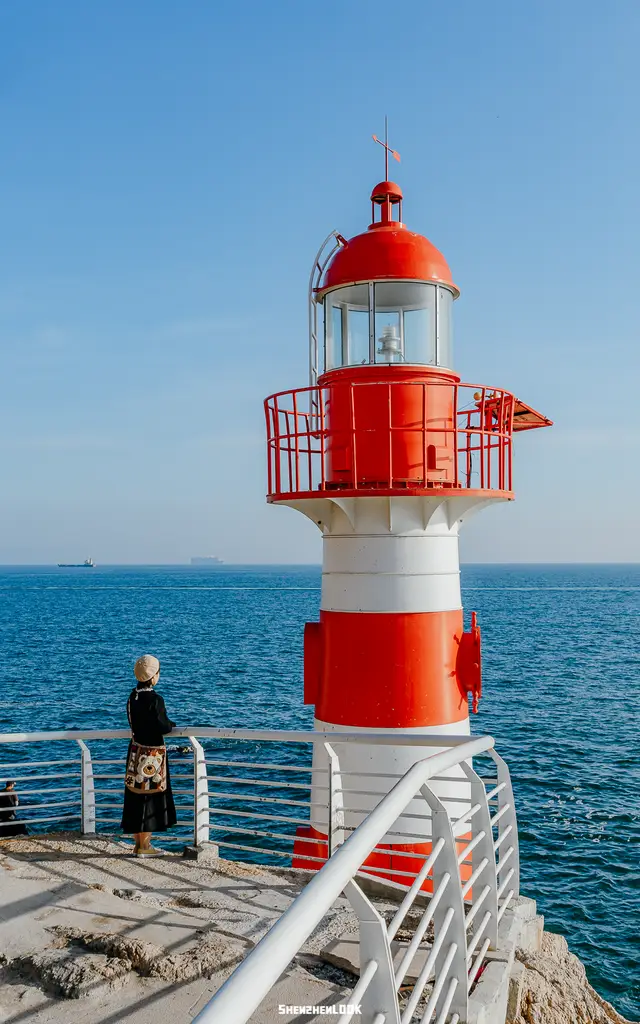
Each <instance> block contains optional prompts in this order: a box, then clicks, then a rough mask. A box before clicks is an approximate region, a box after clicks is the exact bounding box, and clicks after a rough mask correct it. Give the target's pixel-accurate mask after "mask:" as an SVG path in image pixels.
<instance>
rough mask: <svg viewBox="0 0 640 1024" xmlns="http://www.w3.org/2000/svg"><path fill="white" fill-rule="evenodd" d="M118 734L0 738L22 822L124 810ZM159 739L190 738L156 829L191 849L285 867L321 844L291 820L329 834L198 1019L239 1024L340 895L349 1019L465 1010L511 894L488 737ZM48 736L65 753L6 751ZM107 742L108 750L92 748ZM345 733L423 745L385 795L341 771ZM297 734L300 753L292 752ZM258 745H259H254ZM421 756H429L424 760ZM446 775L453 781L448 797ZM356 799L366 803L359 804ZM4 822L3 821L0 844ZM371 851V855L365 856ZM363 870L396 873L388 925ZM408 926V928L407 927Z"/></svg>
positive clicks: (506, 814) (499, 785) (89, 817)
mask: <svg viewBox="0 0 640 1024" xmlns="http://www.w3.org/2000/svg"><path fill="white" fill-rule="evenodd" d="M129 738H130V733H129V731H128V730H87V731H83V730H71V731H66V732H50V733H14V734H0V790H1V789H2V783H3V780H7V779H15V780H16V782H17V783H19V785H18V791H19V793H20V798H21V803H20V807H19V819H20V821H21V822H24V823H26V824H27V825H28V826H36V827H37V831H39V832H43V831H48V830H50V829H51V827H52V826H57V827H60V823H61V822H62V823H63V825H64V824H66V826H67V827H72V824H73V823H74V822H77V824H78V826H79V827H80V829H81V830H82V831H83V832H84V833H88V834H91V833H94V832H103V833H104V832H113V831H114V827H113V826H118V825H119V823H120V816H119V814H120V812H121V808H122V793H123V778H124V764H125V756H126V747H125V745H124V743H123V742H122V741H125V740H128V739H129ZM168 740H169V741H170V742H173V741H175V740H178V741H180V740H187V741H188V742H189V748H188V749H185V747H183V748H182V749H179V750H178V751H177V752H176V753H177V754H178V755H179V756H178V757H174V756H172V757H170V758H169V764H170V771H171V777H172V785H173V791H174V796H175V799H176V805H177V809H178V814H179V826H180V827H179V828H178V829H177V830H176V831H175V832H174V834H173V835H172V836H166V837H164V838H169V839H173V841H176V842H183V843H184V842H185V839H187V838H189V839H191V840H192V841H193V842H194V843H195V844H196V845H197V846H203V845H204V844H206V843H207V842H208V840H209V839H210V837H212V838H213V839H214V841H215V842H216V843H217V844H218V845H219V846H220V847H221V848H222V850H223V851H225V852H226V850H227V849H228V850H229V851H230V852H232V855H235V856H238V855H240V856H242V857H243V859H245V860H246V859H249V860H251V859H254V860H255V859H256V858H257V859H258V860H262V861H264V860H265V858H266V859H269V860H270V861H271V862H275V863H280V864H283V865H288V864H290V863H291V856H292V850H291V846H292V844H293V843H294V842H295V843H296V848H297V850H298V851H299V850H300V848H301V846H302V849H304V844H305V843H309V844H314V846H315V849H316V851H317V846H318V839H317V838H316V839H314V838H309V837H305V836H301V835H300V826H308V825H309V824H312V825H313V824H314V823H315V825H316V826H318V829H319V831H321V832H322V833H323V834H324V835H325V836H326V840H325V843H324V850H323V855H322V856H315V855H313V854H311V853H309V854H307V853H304V855H303V857H302V860H303V861H304V862H307V861H309V862H311V863H312V864H314V866H315V863H317V866H318V867H319V868H321V870H320V871H319V872H318V873H317V874H316V875H315V876H314V877H313V879H312V881H311V882H310V883H309V885H308V886H307V887H306V889H305V890H304V891H303V892H302V894H301V895H300V896H299V897H298V898H297V899H296V900H295V901H294V903H293V904H292V906H291V907H290V909H289V910H288V911H287V912H286V913H285V914H284V915H283V917H282V918H281V919H280V921H279V922H278V923H277V924H276V926H274V928H273V929H272V930H271V931H270V932H269V933H268V934H267V936H265V938H264V939H263V940H262V942H261V943H259V945H258V946H257V947H256V949H255V950H254V951H253V952H252V953H251V954H250V955H249V957H248V958H247V960H246V961H245V962H244V964H242V965H241V966H240V967H239V968H238V969H237V971H236V972H235V973H234V975H232V977H231V979H230V980H229V981H228V982H227V984H226V985H225V986H223V988H222V989H221V990H220V992H219V993H217V994H216V996H214V998H213V1000H212V1002H211V1003H210V1004H209V1006H208V1007H207V1008H206V1009H205V1010H203V1011H202V1013H201V1015H200V1017H198V1020H201V1021H206V1022H207V1024H212V1022H215V1024H244V1022H246V1021H247V1020H248V1019H249V1017H250V1016H251V1013H252V1012H253V1010H254V1009H255V1008H256V1007H257V1006H258V1005H259V1003H260V1001H261V1000H262V999H263V997H264V995H265V994H266V992H267V991H269V989H270V988H271V987H272V986H273V985H274V984H275V983H276V981H277V978H278V977H279V975H280V974H281V973H282V971H283V970H284V969H285V968H286V966H287V964H288V963H289V962H290V961H291V959H292V958H293V957H295V956H296V954H297V953H298V952H299V950H300V947H301V945H302V944H303V943H304V941H305V940H306V938H307V937H308V935H309V934H310V933H311V931H312V930H313V928H314V927H315V926H316V925H317V923H318V922H319V921H320V920H321V919H322V917H324V915H325V914H326V913H327V911H328V909H329V908H330V906H331V905H332V903H333V902H334V901H335V899H336V898H337V897H338V896H339V894H340V893H341V892H343V891H344V894H345V896H346V897H347V898H348V900H349V901H350V903H351V906H352V908H353V910H354V911H355V913H356V915H357V917H358V920H359V922H360V943H361V956H360V963H361V964H362V972H361V977H360V980H359V982H358V984H357V985H356V986H355V989H354V991H353V992H352V994H351V996H350V997H349V1001H350V1002H356V1003H357V1002H361V1004H362V1015H359V1016H358V1018H357V1019H358V1020H361V1021H362V1022H363V1024H374V1022H375V1024H383V1022H389V1024H390V1022H395V1024H409V1022H410V1021H413V1020H420V1021H423V1022H427V1021H431V1020H433V1019H435V1021H436V1022H437V1024H444V1022H445V1021H450V1022H451V1024H454V1022H456V1021H459V1022H463V1021H465V1020H466V1010H467V998H468V992H469V990H470V989H471V987H472V986H473V984H474V982H475V980H476V978H477V976H478V974H479V972H480V969H481V967H482V964H483V961H484V958H485V955H486V952H487V950H488V949H495V948H496V946H497V941H498V924H499V921H500V919H501V917H502V915H503V914H504V912H505V909H506V908H507V906H508V905H509V903H510V902H511V900H512V899H513V897H514V896H515V895H517V894H518V891H519V889H518V887H519V864H518V841H517V822H516V815H515V807H514V801H513V792H512V789H511V781H510V777H509V771H508V769H507V766H506V765H505V763H504V761H503V760H502V758H501V757H500V756H499V755H498V754H497V753H496V752H495V750H494V749H493V746H494V744H493V739H492V738H491V737H486V736H485V737H478V738H470V737H468V736H442V735H441V734H438V735H422V736H417V735H415V734H409V735H407V734H404V735H403V734H397V733H394V732H392V731H390V732H386V733H363V732H357V733H347V732H340V733H339V734H336V733H335V732H293V731H283V730H274V731H260V730H234V729H210V728H193V727H191V728H185V729H176V730H174V731H173V732H172V733H171V734H170V736H169V737H168ZM52 741H53V742H55V741H60V742H65V741H66V743H71V744H72V745H73V746H72V749H74V748H75V751H76V753H75V756H74V757H68V758H60V759H52V758H50V757H48V755H47V757H42V756H38V757H37V759H36V758H33V757H32V758H31V759H24V758H18V757H17V756H16V754H15V751H16V749H22V747H23V745H27V747H31V748H33V745H35V744H42V745H43V747H42V748H37V752H38V754H39V753H40V751H41V749H50V748H48V744H49V743H50V742H52ZM105 742H107V743H108V744H109V746H108V748H107V750H106V751H105V750H104V748H103V749H102V750H98V755H96V749H98V748H99V747H101V746H102V745H103V744H104V743H105ZM352 743H365V744H367V746H369V747H370V746H371V745H372V744H385V745H386V744H392V745H395V746H411V747H413V748H416V747H419V748H423V750H424V755H425V756H424V758H423V759H422V760H420V761H418V762H417V763H416V764H414V766H413V767H412V768H411V769H410V771H409V772H408V773H407V774H406V775H405V776H404V777H400V776H397V775H395V776H394V775H390V774H388V773H384V778H385V779H386V783H385V788H386V789H387V790H389V792H387V794H386V795H385V796H383V795H382V794H381V793H380V786H381V778H382V774H383V773H376V772H371V773H365V772H362V771H358V772H357V773H353V776H350V775H349V773H347V772H344V771H343V770H342V769H341V765H340V757H341V753H342V751H344V750H346V749H347V746H345V745H350V744H352ZM297 744H298V745H299V744H306V745H307V749H306V750H304V748H302V749H301V750H298V751H297V752H296V747H295V745H297ZM44 745H46V746H44ZM265 746H267V747H268V748H270V753H268V754H265V753H264V748H265ZM443 746H444V748H445V749H443ZM309 747H315V749H316V754H317V753H318V751H321V752H322V754H323V757H324V767H321V766H320V765H321V758H318V757H317V756H316V757H315V758H314V761H313V764H310V762H311V758H310V756H309V754H310V751H309ZM3 748H4V749H3ZM174 749H175V748H174ZM274 750H275V751H276V754H275V755H274V753H273V751H274ZM430 751H435V752H432V753H431V756H426V755H428V753H429V752H430ZM103 754H104V755H105V756H102V755H103ZM185 755H186V756H185ZM472 758H476V759H479V761H482V763H483V764H485V763H486V761H487V758H489V759H490V760H491V765H490V767H491V768H492V770H491V771H490V773H489V774H488V775H484V776H481V775H479V774H478V772H477V771H476V767H478V766H479V765H478V763H475V766H474V767H472V761H471V759H472ZM367 776H369V778H367ZM453 776H455V781H456V784H458V785H459V787H460V788H459V790H458V792H459V793H460V795H459V796H457V797H456V796H455V795H452V792H453V793H454V794H455V792H456V790H455V787H454V788H453V790H452V778H453ZM312 778H313V790H312V787H311V779H312ZM322 783H324V785H323V784H322ZM443 786H444V791H443ZM372 787H373V790H374V791H373V792H372ZM444 792H446V796H445V795H443V793H444ZM312 793H315V795H316V796H315V802H314V800H313V798H312ZM60 794H63V800H62V801H60V800H59V798H58V797H59V795H60ZM303 796H308V797H309V799H300V797H303ZM116 798H117V799H116ZM358 798H359V801H360V804H362V805H363V806H357V803H358ZM372 798H373V800H372ZM34 801H35V802H34ZM354 801H355V803H354ZM320 804H322V806H320ZM456 808H457V809H456ZM116 809H117V811H118V815H117V816H114V814H113V812H114V810H116ZM256 823H257V824H256ZM408 831H410V832H411V833H413V834H414V839H413V841H414V842H416V843H417V848H419V849H420V850H421V851H422V852H420V853H416V852H407V851H406V850H405V851H402V850H399V851H395V850H394V853H393V858H392V865H393V866H392V865H391V864H389V863H387V864H385V865H384V866H382V865H381V861H380V855H384V854H386V855H388V854H389V850H388V845H389V844H390V843H392V844H393V843H394V837H395V843H396V844H400V845H402V844H403V842H404V843H406V841H407V833H408ZM2 832H3V828H2V823H1V821H0V838H1V837H2ZM221 837H222V838H221ZM283 846H285V849H282V847H283ZM247 854H249V856H247ZM372 855H374V856H375V855H378V860H374V861H373V863H372V860H371V858H372ZM327 857H330V860H329V862H328V863H327V864H325V865H324V866H323V864H324V862H325V860H326V859H327ZM403 858H405V859H404V860H403ZM314 862H315V863H314ZM294 863H295V861H294ZM365 877H366V878H378V879H382V880H385V881H387V882H389V880H390V879H392V880H393V881H391V882H390V884H391V885H393V884H394V883H395V885H396V888H399V891H400V895H403V897H404V898H403V899H402V903H401V904H400V907H399V909H398V911H397V913H396V914H395V916H394V918H393V919H392V920H391V921H390V922H389V923H388V924H386V923H385V922H384V921H383V920H382V918H381V917H380V915H379V914H378V912H377V910H376V909H375V907H374V906H373V905H372V904H371V902H370V901H369V899H368V898H367V896H366V895H365V893H364V892H363V891H362V888H361V886H360V885H358V883H357V882H356V878H359V879H362V878H365ZM418 896H420V897H422V900H423V901H424V898H425V896H426V897H427V905H426V907H425V909H424V912H423V913H422V914H421V916H420V919H419V921H418V922H417V924H416V925H415V928H414V931H413V934H412V936H411V938H410V940H408V942H407V943H406V944H405V945H404V946H402V947H401V949H400V960H399V961H398V959H397V956H396V960H395V961H394V960H393V959H392V956H391V950H392V946H391V943H392V942H394V943H397V942H398V939H397V935H398V931H399V929H400V927H401V925H403V922H405V921H406V918H407V914H408V913H409V911H410V910H411V908H412V907H413V906H414V904H415V902H416V899H417V898H418ZM406 931H407V928H406V924H405V925H404V926H403V935H405V934H406ZM403 941H404V939H403ZM394 951H395V953H396V954H397V952H398V951H397V949H396V947H395V945H394ZM417 955H420V956H421V957H422V958H423V959H424V964H423V966H422V967H421V969H420V971H419V975H418V979H417V981H416V983H415V984H414V985H413V988H412V991H411V993H410V994H409V996H408V997H407V996H406V995H404V994H403V995H402V997H401V996H399V994H398V993H399V991H400V988H401V986H402V987H403V993H404V990H405V988H406V986H405V985H404V984H403V983H404V979H405V978H406V975H407V972H408V970H409V968H410V966H411V964H412V963H413V961H414V960H415V957H416V956H417ZM414 974H415V971H414ZM375 1007H377V1009H375V1012H374V1008H375ZM416 1014H418V1016H417V1017H416V1016H415V1015H416ZM434 1015H435V1017H434ZM348 1020H350V1016H349V1015H347V1016H344V1015H343V1017H342V1018H340V1021H341V1024H347V1021H348Z"/></svg>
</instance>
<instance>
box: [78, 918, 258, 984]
mask: <svg viewBox="0 0 640 1024" xmlns="http://www.w3.org/2000/svg"><path fill="white" fill-rule="evenodd" d="M59 933H61V934H63V935H64V936H65V938H66V939H67V941H69V942H73V943H74V944H75V945H78V946H82V947H84V948H85V949H88V950H92V951H94V952H99V953H104V954H106V955H107V956H108V957H111V958H115V959H117V960H119V961H121V962H123V963H124V964H125V965H126V969H127V970H129V971H130V970H133V971H135V972H136V974H139V975H141V976H142V977H147V978H161V979H162V980H163V981H169V982H172V983H173V982H178V981H180V982H184V981H193V980H195V979H196V978H210V977H211V976H212V975H214V974H217V973H219V972H220V971H222V970H224V969H225V968H227V967H230V966H232V965H234V964H236V963H239V962H240V960H241V959H242V958H243V956H244V953H245V947H244V945H243V944H241V943H239V942H237V941H235V940H234V939H229V938H227V937H226V936H222V935H217V934H214V933H211V934H208V935H207V934H205V935H203V936H202V937H201V939H200V941H199V942H198V943H197V944H196V945H195V946H193V947H192V948H190V949H187V950H185V951H184V952H182V953H172V954H169V955H167V954H166V953H165V951H164V950H163V949H162V948H161V947H160V946H156V945H155V944H154V943H153V942H144V941H142V940H141V939H132V938H129V937H128V936H126V935H117V934H113V933H111V932H87V931H81V930H80V929H77V928H65V929H59Z"/></svg>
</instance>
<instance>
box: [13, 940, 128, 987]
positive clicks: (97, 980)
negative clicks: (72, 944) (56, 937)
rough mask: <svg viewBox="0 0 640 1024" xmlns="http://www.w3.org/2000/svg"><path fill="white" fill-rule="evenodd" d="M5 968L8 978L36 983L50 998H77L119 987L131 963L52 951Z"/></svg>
mask: <svg viewBox="0 0 640 1024" xmlns="http://www.w3.org/2000/svg"><path fill="white" fill-rule="evenodd" d="M9 969H10V973H11V974H12V975H14V976H18V977H20V978H25V979H27V980H29V981H34V982H36V984H38V985H39V986H40V987H41V988H42V989H43V991H45V992H48V993H50V994H51V995H53V996H57V997H58V998H62V999H79V998H80V997H81V996H86V995H93V996H96V995H101V994H104V992H105V990H107V991H108V990H110V989H113V988H114V987H118V986H119V985H122V984H123V983H124V982H125V981H126V980H127V975H128V974H129V972H130V971H131V964H130V963H127V962H126V961H124V960H120V959H118V958H113V957H109V956H107V955H105V954H100V955H95V954H87V953H79V952H78V951H77V950H76V951H74V950H68V949H52V950H46V951H45V952H43V953H34V954H27V955H26V956H21V957H16V958H15V959H14V960H12V961H11V962H10V964H9Z"/></svg>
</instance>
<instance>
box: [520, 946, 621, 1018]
mask: <svg viewBox="0 0 640 1024" xmlns="http://www.w3.org/2000/svg"><path fill="white" fill-rule="evenodd" d="M516 958H517V960H518V962H519V963H520V964H521V965H522V968H523V969H524V974H523V976H522V977H521V978H518V979H517V987H518V988H519V989H520V991H519V1005H518V1006H517V1007H516V1006H514V1003H515V1001H516V1000H515V999H514V1000H512V1001H511V1000H510V1005H509V1010H510V1012H511V1013H515V1015H514V1016H511V1017H509V1016H508V1017H507V1022H508V1024H632V1022H629V1021H627V1020H626V1018H625V1017H622V1016H621V1015H620V1014H619V1013H618V1012H617V1011H616V1010H615V1009H614V1007H613V1006H611V1004H610V1003H607V1002H606V1000H604V999H602V998H601V997H600V996H599V995H598V993H597V992H596V991H595V990H594V989H593V988H591V985H590V984H589V982H588V981H587V975H586V971H585V969H584V966H583V964H582V963H581V962H580V960H578V958H577V956H574V955H573V953H570V952H569V948H568V946H567V941H566V939H564V938H563V936H562V935H554V934H553V933H551V932H544V933H543V935H542V942H541V948H540V950H539V951H535V952H532V951H529V950H523V949H518V950H516Z"/></svg>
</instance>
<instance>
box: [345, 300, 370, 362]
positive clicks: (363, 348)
mask: <svg viewBox="0 0 640 1024" xmlns="http://www.w3.org/2000/svg"><path fill="white" fill-rule="evenodd" d="M368 362H369V310H368V309H365V310H362V309H350V310H349V346H348V352H347V359H346V365H348V366H355V365H361V364H362V363H368Z"/></svg>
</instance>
